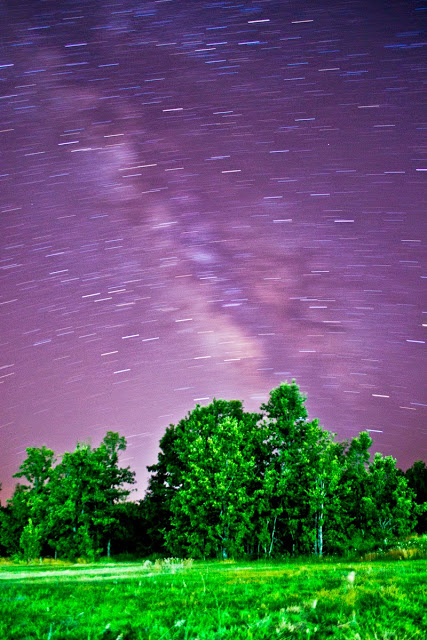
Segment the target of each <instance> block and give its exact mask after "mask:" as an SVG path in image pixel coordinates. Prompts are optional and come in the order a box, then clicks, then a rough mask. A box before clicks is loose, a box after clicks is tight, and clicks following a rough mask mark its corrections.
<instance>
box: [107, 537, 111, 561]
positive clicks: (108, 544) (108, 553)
mask: <svg viewBox="0 0 427 640" xmlns="http://www.w3.org/2000/svg"><path fill="white" fill-rule="evenodd" d="M110 549H111V540H108V542H107V558H109V557H110Z"/></svg>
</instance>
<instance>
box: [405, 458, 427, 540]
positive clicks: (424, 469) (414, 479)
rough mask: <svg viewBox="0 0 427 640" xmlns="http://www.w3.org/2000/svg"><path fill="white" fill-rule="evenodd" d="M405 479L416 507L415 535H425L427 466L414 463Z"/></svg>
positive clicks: (426, 527) (419, 462)
mask: <svg viewBox="0 0 427 640" xmlns="http://www.w3.org/2000/svg"><path fill="white" fill-rule="evenodd" d="M405 478H406V480H407V481H408V485H409V487H410V488H411V489H412V490H413V491H414V493H415V502H416V503H417V505H418V522H417V525H416V531H417V533H427V466H426V463H425V462H423V461H422V460H417V461H416V462H414V464H413V465H412V467H410V468H409V469H408V470H407V471H406V473H405Z"/></svg>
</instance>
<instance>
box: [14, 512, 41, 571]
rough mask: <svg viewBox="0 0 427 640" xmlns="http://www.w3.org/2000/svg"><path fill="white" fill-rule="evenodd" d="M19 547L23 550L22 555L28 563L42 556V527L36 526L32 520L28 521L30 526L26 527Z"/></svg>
mask: <svg viewBox="0 0 427 640" xmlns="http://www.w3.org/2000/svg"><path fill="white" fill-rule="evenodd" d="M19 545H20V547H21V549H22V555H23V558H24V560H25V561H26V562H31V561H32V560H35V559H36V558H37V557H38V556H39V555H40V551H41V527H40V526H36V525H34V524H33V521H32V520H31V518H30V519H29V520H28V524H26V525H25V527H24V529H23V531H22V533H21V537H20V539H19Z"/></svg>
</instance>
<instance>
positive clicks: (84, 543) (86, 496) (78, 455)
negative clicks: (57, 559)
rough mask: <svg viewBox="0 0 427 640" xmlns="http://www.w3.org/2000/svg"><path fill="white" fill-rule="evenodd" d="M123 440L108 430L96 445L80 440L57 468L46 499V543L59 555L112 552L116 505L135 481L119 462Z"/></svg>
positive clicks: (90, 554) (87, 554)
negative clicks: (111, 542) (48, 541)
mask: <svg viewBox="0 0 427 640" xmlns="http://www.w3.org/2000/svg"><path fill="white" fill-rule="evenodd" d="M125 449H126V440H125V438H124V437H120V436H119V434H117V433H114V432H111V431H109V432H108V433H107V435H106V436H105V438H104V439H103V441H102V443H101V445H100V446H99V447H98V448H92V447H91V446H90V445H89V444H85V443H78V445H77V447H76V449H75V450H74V451H73V452H72V453H68V452H66V453H65V454H64V456H63V458H62V461H61V462H60V463H59V464H58V465H57V466H56V468H55V476H54V479H53V482H52V491H51V494H50V500H49V505H48V509H49V529H50V533H51V538H50V544H51V546H52V547H53V548H54V549H55V551H56V552H57V553H59V554H61V555H65V556H69V557H76V556H88V557H95V556H97V555H99V554H100V553H101V552H102V550H104V551H105V552H106V553H107V555H109V554H110V540H111V535H112V532H113V530H114V528H115V527H116V526H118V513H119V511H118V509H117V505H118V504H119V503H120V502H122V501H123V500H124V499H125V498H126V497H127V496H128V495H129V493H130V489H129V488H128V485H131V484H133V482H134V473H133V472H132V471H130V469H129V467H126V468H121V467H120V466H119V452H120V451H124V450H125Z"/></svg>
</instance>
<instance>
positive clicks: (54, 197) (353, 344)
mask: <svg viewBox="0 0 427 640" xmlns="http://www.w3.org/2000/svg"><path fill="white" fill-rule="evenodd" d="M0 11H1V14H0V18H1V19H0V24H1V27H0V29H1V37H0V41H1V43H2V46H1V49H0V98H1V99H0V108H1V111H0V131H1V132H0V149H1V154H0V163H1V166H0V205H1V206H0V242H1V262H0V307H1V309H0V314H1V339H0V340H1V342H0V376H1V377H0V383H1V384H0V403H1V408H0V435H1V445H0V481H1V482H3V493H2V498H3V500H4V499H5V497H7V496H9V495H10V491H11V489H12V487H13V485H14V481H13V480H12V474H13V473H15V472H16V471H17V468H18V466H19V464H20V463H21V461H22V460H23V458H24V456H25V447H27V446H41V445H46V446H48V447H50V448H52V449H54V450H55V451H56V452H57V453H58V454H61V453H63V451H64V450H70V449H73V448H74V446H75V444H76V441H77V440H87V439H90V440H91V441H92V443H93V444H94V445H97V444H98V443H99V441H100V439H101V438H102V437H103V436H104V435H105V433H106V431H107V430H108V429H110V430H117V431H119V432H120V434H122V435H125V436H126V437H127V438H128V443H129V446H128V451H127V452H126V455H125V456H124V460H126V462H127V464H130V465H131V467H132V468H133V469H135V470H136V471H137V479H138V481H139V482H138V493H136V494H135V497H138V496H139V497H141V496H142V495H143V491H144V488H145V486H146V480H147V472H146V470H145V467H146V465H148V464H153V463H154V462H155V460H156V457H157V450H158V449H157V447H158V441H159V439H160V437H161V435H162V434H163V432H164V429H165V427H166V426H167V425H168V424H169V423H170V422H176V421H178V420H179V419H180V418H181V417H183V416H184V415H185V414H186V413H187V411H189V410H190V409H191V408H193V407H194V405H195V402H200V403H201V404H204V403H207V402H209V401H210V400H212V398H213V397H217V398H227V399H231V398H237V399H241V400H243V401H244V403H245V407H246V408H247V409H252V410H254V409H256V408H257V407H259V404H260V403H261V402H263V401H265V400H266V399H267V396H268V392H269V390H271V389H272V388H273V387H275V386H277V385H278V384H279V383H280V382H281V381H284V380H289V381H290V380H291V378H296V380H297V383H298V384H299V385H300V387H301V389H302V390H303V391H304V392H305V393H306V394H307V395H308V408H309V415H310V417H312V418H314V417H318V418H319V419H320V421H321V424H323V425H324V426H325V427H326V428H327V429H329V430H331V431H334V432H337V434H338V436H339V438H341V439H342V438H351V437H354V436H355V435H357V433H358V432H359V431H361V430H364V429H372V430H373V434H372V435H373V437H374V440H375V448H376V449H378V450H380V451H382V452H383V453H384V454H392V455H393V456H395V457H396V458H397V461H398V464H399V465H400V466H402V467H406V466H409V465H411V464H412V463H413V462H414V460H416V459H422V458H424V459H426V449H427V446H426V443H427V438H426V419H425V414H426V406H427V398H426V393H425V374H424V372H425V350H426V345H425V335H426V326H427V315H426V314H427V310H426V309H427V307H426V304H425V301H426V297H425V279H426V277H427V275H426V273H427V271H426V265H425V256H426V252H425V240H426V226H425V208H424V207H423V195H425V192H423V179H424V175H423V171H425V170H426V169H425V167H426V164H425V162H423V159H422V155H421V153H422V150H421V144H422V137H423V132H424V127H423V124H422V121H423V116H424V109H423V92H422V91H423V85H422V81H423V77H424V76H423V75H422V63H423V49H422V33H421V25H422V18H423V15H424V12H423V10H422V4H421V3H420V2H418V1H417V0H405V1H403V0H402V1H393V0H389V1H388V2H376V1H373V0H369V1H368V0H366V1H362V0H349V1H347V2H346V1H344V0H331V1H325V2H319V1H318V0H307V1H305V2H303V1H301V2H288V1H286V0H281V1H280V2H279V1H277V2H274V1H272V0H257V1H256V2H255V1H252V0H240V1H239V2H236V1H234V0H233V1H231V0H230V1H227V0H223V1H212V2H210V1H206V2H203V1H200V2H199V1H198V0H197V1H196V0H193V1H189V0H159V1H139V2H134V1H132V0H111V1H108V0H104V1H102V2H101V1H99V0H98V1H96V0H90V1H89V0H86V1H85V2H84V1H82V0H74V1H72V0H64V1H62V2H58V1H56V0H55V1H54V0H47V1H46V0H45V1H35V0H34V1H32V2H30V1H28V0H27V1H25V0H22V1H21V2H19V3H18V2H12V1H11V0H10V1H5V2H3V4H2V7H1V9H0ZM423 314H424V315H423Z"/></svg>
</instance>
